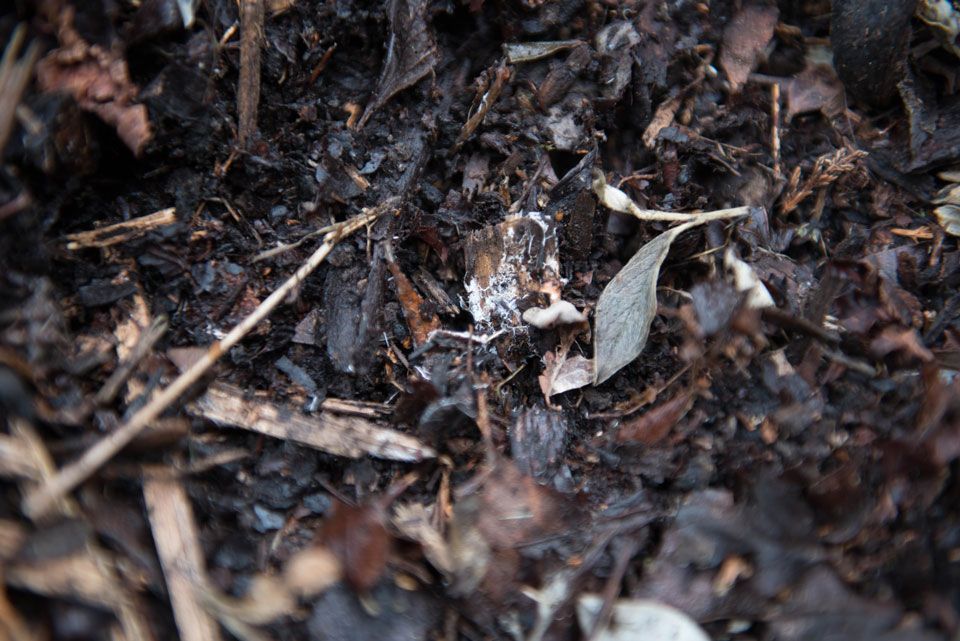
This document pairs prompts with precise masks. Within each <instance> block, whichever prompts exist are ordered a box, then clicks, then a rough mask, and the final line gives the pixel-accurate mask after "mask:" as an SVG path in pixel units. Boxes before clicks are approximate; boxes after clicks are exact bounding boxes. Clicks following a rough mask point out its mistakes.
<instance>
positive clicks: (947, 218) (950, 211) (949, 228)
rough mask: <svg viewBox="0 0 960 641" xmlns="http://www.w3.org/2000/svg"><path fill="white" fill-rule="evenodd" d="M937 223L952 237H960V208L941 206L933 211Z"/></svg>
mask: <svg viewBox="0 0 960 641" xmlns="http://www.w3.org/2000/svg"><path fill="white" fill-rule="evenodd" d="M933 213H934V214H935V215H936V217H937V222H939V223H940V226H941V227H943V231H945V232H947V233H948V234H950V235H951V236H960V207H958V206H957V205H940V206H939V207H937V208H936V209H934V210H933Z"/></svg>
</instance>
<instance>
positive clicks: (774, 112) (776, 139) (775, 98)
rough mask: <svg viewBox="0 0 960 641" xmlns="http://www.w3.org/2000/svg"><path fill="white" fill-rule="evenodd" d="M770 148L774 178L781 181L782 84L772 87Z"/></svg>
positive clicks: (774, 84)
mask: <svg viewBox="0 0 960 641" xmlns="http://www.w3.org/2000/svg"><path fill="white" fill-rule="evenodd" d="M770 120H771V123H772V125H771V127H770V146H771V147H772V151H773V178H774V179H775V180H780V176H781V175H782V173H783V172H782V171H781V169H780V83H777V82H775V83H773V84H772V85H770Z"/></svg>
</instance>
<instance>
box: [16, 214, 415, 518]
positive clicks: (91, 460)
mask: <svg viewBox="0 0 960 641" xmlns="http://www.w3.org/2000/svg"><path fill="white" fill-rule="evenodd" d="M395 202H396V201H395V200H390V201H387V202H386V203H384V204H383V205H380V206H379V207H377V208H375V209H373V210H367V211H365V212H364V213H362V214H360V215H359V216H356V217H354V218H351V219H350V220H347V221H344V222H343V223H342V224H341V225H340V227H339V228H338V229H336V230H334V231H332V232H330V233H329V234H327V235H326V237H325V238H324V240H323V244H322V245H320V247H318V248H317V250H316V251H315V252H313V254H312V255H311V256H310V258H308V259H307V261H306V262H305V263H304V264H303V265H301V266H300V268H299V269H298V270H297V271H296V272H295V273H294V274H293V276H291V277H290V278H288V279H287V280H286V282H284V283H283V285H281V286H280V287H279V288H278V289H277V290H276V291H274V292H273V293H272V294H270V296H268V297H267V298H266V300H264V301H263V302H262V303H260V305H259V306H258V307H257V308H256V309H255V310H253V312H252V313H251V314H250V315H249V316H247V317H246V318H245V319H243V320H242V321H241V322H240V323H239V324H238V325H237V326H235V327H234V328H233V329H232V330H230V332H229V333H228V334H227V335H226V336H224V338H223V340H221V341H218V342H215V343H213V345H211V346H210V348H209V349H208V350H207V352H206V353H205V354H204V355H203V356H202V357H200V359H199V360H198V361H197V362H195V363H194V364H193V365H192V366H191V367H190V368H188V369H187V370H186V371H184V372H183V373H182V374H180V376H178V377H177V378H176V379H175V380H174V381H173V382H172V383H171V384H170V385H169V386H167V387H166V388H164V389H163V390H162V391H161V392H160V393H159V394H157V395H156V396H154V397H153V399H152V400H151V401H150V402H149V403H147V404H146V405H144V406H143V407H142V408H141V409H140V411H138V412H137V413H136V414H134V415H133V416H131V417H130V419H129V420H128V421H127V422H126V423H124V424H123V425H121V426H120V427H118V428H117V429H115V430H114V431H113V432H110V433H109V434H107V435H106V436H104V437H103V438H102V439H100V440H99V441H98V442H97V443H96V444H94V445H93V446H91V447H90V448H89V449H88V450H87V451H86V452H84V453H83V455H82V456H81V457H80V458H79V459H77V460H76V461H74V462H73V463H70V464H69V465H67V466H66V467H64V468H63V469H61V470H60V471H59V472H58V473H57V474H56V475H55V476H53V477H52V478H50V480H49V481H48V482H47V483H46V484H45V485H43V486H42V487H39V488H36V489H34V490H32V491H31V492H30V493H28V494H27V496H26V498H25V499H24V501H23V512H24V514H27V515H28V516H30V517H31V518H36V517H37V516H40V515H42V514H45V513H46V512H47V511H48V510H49V509H50V508H51V507H52V506H53V505H54V504H55V503H56V502H57V501H58V500H59V499H60V498H61V497H63V496H65V495H66V494H67V493H68V492H71V491H72V490H73V489H74V488H76V487H77V486H78V485H79V484H80V483H83V482H84V481H85V480H87V479H88V478H89V477H90V476H91V475H92V474H93V473H94V472H96V471H97V470H98V469H99V468H100V467H101V466H103V464H104V463H106V462H107V461H109V460H110V459H111V458H113V457H114V456H115V455H116V454H117V453H118V452H119V451H120V450H122V449H123V448H124V447H125V446H126V445H127V444H128V443H130V441H132V440H133V439H134V438H136V436H137V435H138V434H140V432H142V431H143V430H144V429H145V428H146V427H147V425H148V424H150V423H151V422H153V421H154V420H155V419H156V418H157V417H158V416H160V414H161V413H162V412H163V411H164V410H165V409H166V408H167V407H168V406H169V405H170V404H172V403H173V402H174V401H176V400H177V399H178V398H180V396H181V395H182V394H183V393H184V392H186V391H187V389H188V388H189V387H190V386H191V385H193V384H194V383H196V382H197V381H198V380H199V379H200V378H201V377H202V376H203V375H204V374H205V373H206V372H207V370H209V369H210V368H211V367H212V366H213V364H214V363H216V362H217V361H218V360H219V359H220V357H221V356H223V355H224V354H226V353H227V352H228V351H229V350H230V348H232V347H233V346H234V345H236V344H237V343H239V342H240V341H241V340H242V339H243V337H245V336H246V335H247V334H248V333H249V332H250V331H251V330H252V329H253V328H254V327H256V326H257V325H258V324H259V323H260V322H261V321H262V320H263V319H265V318H266V317H267V316H269V315H270V313H271V312H273V310H274V309H275V308H276V307H277V306H278V305H279V304H280V303H281V302H282V301H283V299H284V298H286V297H287V295H288V294H290V292H292V291H293V290H294V289H296V288H297V287H298V286H299V285H300V284H301V283H302V282H303V281H304V279H305V278H306V277H307V276H309V275H310V273H311V272H312V271H313V270H315V269H316V268H317V266H319V265H320V263H322V262H323V260H324V259H325V258H326V257H327V255H328V254H330V252H331V250H333V248H334V247H335V246H336V244H337V243H338V242H339V241H340V240H341V239H342V238H344V237H346V236H348V235H350V234H352V233H353V232H355V231H356V230H358V229H361V228H362V227H364V226H365V225H366V224H367V223H370V222H372V221H373V220H375V219H376V218H377V217H379V216H380V214H382V213H383V212H384V211H385V210H386V208H387V207H388V206H389V205H393V204H394V203H395Z"/></svg>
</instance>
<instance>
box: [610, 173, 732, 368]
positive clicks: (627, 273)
mask: <svg viewBox="0 0 960 641" xmlns="http://www.w3.org/2000/svg"><path fill="white" fill-rule="evenodd" d="M593 189H594V192H595V193H597V195H598V196H599V197H600V200H601V202H603V204H604V205H606V206H607V207H610V208H611V209H615V210H616V211H623V212H626V213H632V214H634V215H635V216H637V217H639V218H641V219H646V220H686V221H687V222H685V223H683V224H682V225H679V226H677V227H674V228H673V229H669V230H667V231H665V232H663V233H662V234H660V235H659V236H657V237H656V238H654V239H653V240H651V241H650V242H648V243H647V244H646V245H644V246H643V247H641V248H640V249H639V250H637V253H636V254H634V255H633V258H631V259H630V262H628V263H627V264H626V265H624V266H623V269H621V270H620V272H619V273H618V274H617V275H616V276H614V277H613V280H611V281H610V282H609V283H608V284H607V286H606V288H604V290H603V293H602V294H600V300H599V301H597V311H596V318H595V320H594V337H595V338H594V342H595V347H594V355H593V361H594V364H595V372H594V383H593V384H594V385H599V384H600V383H602V382H604V381H605V380H607V379H608V378H610V377H611V376H613V375H614V374H616V373H617V372H618V371H619V370H620V369H621V368H622V367H624V366H626V365H627V364H629V363H630V362H631V361H633V359H635V358H636V357H637V356H639V355H640V352H642V351H643V347H644V345H645V344H646V342H647V336H648V335H649V333H650V324H651V323H652V322H653V317H654V315H656V313H657V279H658V278H659V276H660V266H661V265H663V261H664V259H665V258H666V257H667V253H669V251H670V245H672V244H673V241H674V240H676V239H677V236H679V235H680V234H682V233H683V232H684V231H686V230H688V229H691V228H692V227H696V226H697V225H701V224H703V223H706V222H709V221H711V220H723V219H726V218H735V217H737V216H743V215H744V214H747V213H748V212H749V207H734V208H732V209H718V210H717V211H711V212H704V213H701V214H678V213H670V212H661V211H647V210H641V209H640V208H639V207H637V206H636V204H635V203H634V202H633V201H632V200H630V198H629V197H628V196H627V195H626V194H624V193H623V192H622V191H620V190H619V189H616V188H614V187H611V186H610V185H607V184H606V180H605V179H604V176H603V174H602V173H601V172H599V171H598V172H596V173H595V174H594V182H593ZM647 214H652V215H651V216H649V217H647ZM653 215H656V216H659V217H656V218H655V217H654V216H653ZM667 216H670V218H667Z"/></svg>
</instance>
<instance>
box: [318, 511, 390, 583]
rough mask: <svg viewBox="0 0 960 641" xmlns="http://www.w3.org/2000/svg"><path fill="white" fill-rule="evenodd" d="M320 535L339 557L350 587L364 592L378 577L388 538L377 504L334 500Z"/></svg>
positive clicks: (387, 547)
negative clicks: (355, 503) (332, 508)
mask: <svg viewBox="0 0 960 641" xmlns="http://www.w3.org/2000/svg"><path fill="white" fill-rule="evenodd" d="M320 538H321V540H322V541H323V542H324V544H326V546H327V548H328V549H329V550H330V551H331V552H332V553H333V554H334V555H335V556H336V557H337V559H338V560H339V561H340V567H342V568H343V575H344V579H346V581H347V583H349V584H350V585H351V587H353V588H354V589H356V590H359V591H362V592H366V591H367V590H369V589H370V588H372V587H373V586H374V585H376V583H377V581H379V580H380V575H381V574H383V570H384V568H385V567H386V565H387V557H388V556H389V554H390V545H391V539H390V533H389V532H387V528H386V527H385V526H384V514H383V510H382V508H381V507H380V506H379V505H377V504H373V505H361V506H352V505H347V504H345V503H337V504H336V507H335V508H334V512H333V514H332V515H331V516H330V518H329V520H328V521H327V522H326V523H325V524H324V527H323V531H322V532H321V534H320Z"/></svg>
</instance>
